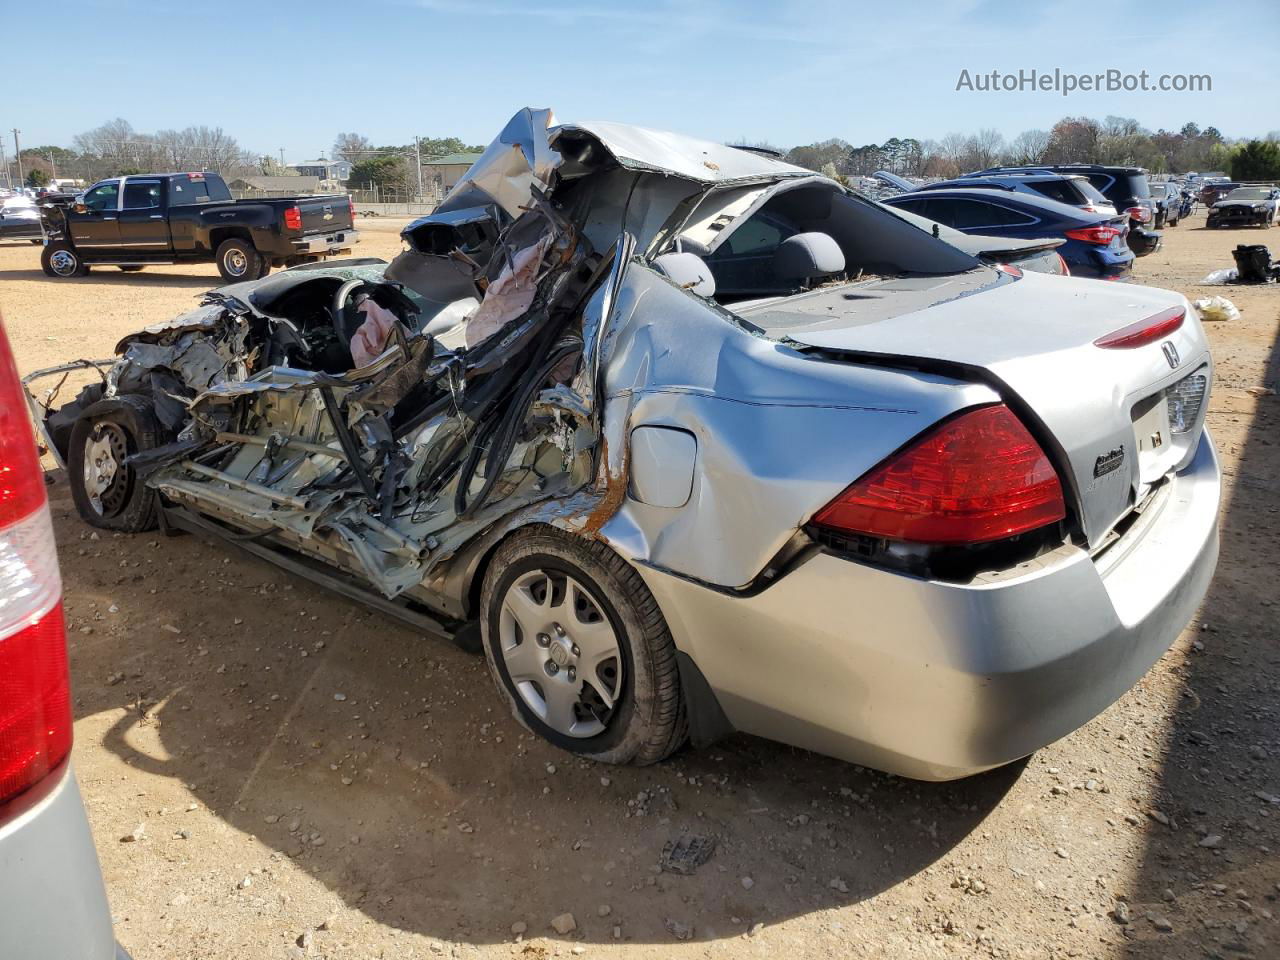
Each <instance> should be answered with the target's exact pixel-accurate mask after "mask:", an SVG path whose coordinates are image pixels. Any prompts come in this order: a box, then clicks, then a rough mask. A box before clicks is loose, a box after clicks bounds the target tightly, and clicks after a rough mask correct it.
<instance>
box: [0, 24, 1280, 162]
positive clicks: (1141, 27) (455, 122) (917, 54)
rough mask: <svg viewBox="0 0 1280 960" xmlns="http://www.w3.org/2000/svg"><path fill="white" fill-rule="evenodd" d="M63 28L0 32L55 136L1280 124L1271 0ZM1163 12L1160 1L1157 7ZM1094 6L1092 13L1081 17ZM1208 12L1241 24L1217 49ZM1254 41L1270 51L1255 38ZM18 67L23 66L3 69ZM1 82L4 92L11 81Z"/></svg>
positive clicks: (26, 122) (18, 83) (775, 138)
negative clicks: (1116, 86)
mask: <svg viewBox="0 0 1280 960" xmlns="http://www.w3.org/2000/svg"><path fill="white" fill-rule="evenodd" d="M56 6H57V10H58V14H57V18H56V19H57V21H58V23H59V24H60V26H59V27H58V28H56V29H54V30H53V31H52V32H49V31H47V30H46V31H44V32H43V39H40V40H37V39H35V37H34V35H33V36H32V37H31V38H30V39H29V42H23V43H8V44H6V54H5V67H6V73H7V74H8V75H9V77H10V78H12V79H14V81H15V82H14V83H12V84H11V85H10V95H9V96H8V97H6V98H5V106H4V107H3V108H0V126H2V127H3V128H4V129H5V131H6V134H5V136H6V141H7V147H8V148H9V149H10V150H11V149H12V135H11V134H9V133H8V132H7V131H8V128H10V127H14V126H16V127H19V128H20V129H21V131H22V140H23V143H24V144H32V145H34V144H39V143H61V144H65V143H68V142H69V141H70V139H71V137H72V136H73V135H74V134H76V133H77V132H79V131H82V130H86V129H89V128H92V127H94V126H97V125H98V124H100V123H102V122H104V121H106V120H109V119H112V118H114V117H117V116H121V117H124V118H125V119H126V120H128V121H130V122H131V123H132V124H133V125H134V127H135V128H136V129H138V130H140V131H152V130H156V129H163V128H180V127H184V126H188V125H192V124H205V125H208V126H221V127H222V128H223V129H225V130H226V131H227V132H228V133H230V134H231V135H233V136H235V137H236V138H237V139H238V140H239V141H240V143H241V144H242V145H243V146H245V147H247V148H251V149H254V150H256V151H259V152H268V151H270V152H272V153H275V154H278V152H279V149H280V148H281V147H283V148H284V150H285V157H286V159H287V160H289V161H291V162H292V161H297V160H302V159H307V158H310V157H312V156H314V155H315V154H317V153H319V152H321V151H322V150H327V149H328V147H329V145H330V144H331V143H332V141H333V136H334V134H335V133H337V132H338V131H340V130H354V131H357V132H359V133H362V134H364V135H366V136H368V137H369V138H370V139H372V140H373V141H374V142H375V143H403V142H406V141H408V140H410V139H411V138H412V136H413V135H414V134H415V133H417V134H422V135H432V136H447V135H457V136H460V137H462V138H463V139H465V140H470V141H474V142H476V143H485V142H488V141H489V140H490V139H491V138H492V137H493V135H494V134H495V133H496V132H497V131H498V129H499V128H500V127H501V126H502V124H503V122H504V121H505V120H506V119H507V117H509V116H510V115H511V114H512V113H514V112H515V111H516V109H518V108H519V107H522V106H526V105H529V106H549V107H551V108H553V109H554V110H555V112H556V114H557V116H558V117H559V118H560V119H562V120H588V119H608V120H620V121H625V122H629V123H636V124H641V125H645V126H651V127H659V128H665V129H672V130H678V131H681V132H684V133H689V134H695V135H699V136H703V137H706V138H709V139H714V140H727V141H735V140H740V139H743V138H745V139H747V140H751V141H761V140H768V141H770V142H772V143H775V144H778V145H782V146H791V145H794V144H797V143H809V142H812V141H814V140H818V139H824V138H826V137H831V136H838V137H842V138H843V139H846V140H849V141H851V142H852V143H854V144H864V143H869V142H881V141H883V140H884V139H886V138H888V137H890V136H895V135H896V136H915V137H918V138H921V139H924V138H928V137H934V138H940V137H942V136H943V135H945V134H946V133H948V132H950V131H961V132H972V131H974V130H976V129H978V128H980V127H995V128H997V129H999V130H1000V131H1001V132H1002V133H1004V134H1005V135H1006V136H1008V137H1012V136H1014V135H1016V134H1017V133H1018V132H1020V131H1021V130H1024V129H1027V128H1029V127H1040V128H1046V129H1047V128H1048V127H1050V126H1052V124H1053V123H1054V122H1055V121H1056V120H1058V119H1059V118H1061V117H1062V116H1064V115H1068V114H1085V115H1090V116H1095V117H1098V118H1101V117H1103V116H1105V115H1107V114H1119V115H1122V116H1132V117H1136V118H1137V119H1138V120H1139V121H1141V122H1142V123H1143V124H1145V125H1146V126H1148V127H1151V128H1152V129H1155V128H1157V127H1160V126H1164V127H1179V126H1181V125H1182V124H1183V123H1184V122H1186V121H1188V120H1193V121H1195V122H1197V123H1199V124H1200V125H1202V126H1204V125H1208V124H1214V125H1216V126H1218V127H1219V128H1220V129H1221V130H1222V131H1223V132H1224V133H1226V134H1227V135H1228V136H1246V135H1261V134H1265V133H1267V132H1268V131H1269V130H1274V129H1277V128H1280V110H1271V111H1267V110H1265V109H1264V108H1263V105H1264V104H1266V103H1267V102H1268V99H1269V98H1273V95H1274V92H1275V82H1276V80H1277V78H1278V77H1280V71H1277V69H1276V54H1275V52H1274V51H1275V47H1276V39H1277V37H1280V3H1276V2H1275V0H1242V2H1238V3H1235V4H1232V6H1231V9H1230V13H1229V15H1226V14H1224V11H1223V10H1218V9H1216V8H1215V7H1213V6H1212V5H1206V4H1204V3H1203V2H1202V0H1197V2H1185V0H1164V2H1162V3H1160V4H1138V3H1132V2H1130V3H1126V2H1124V0H1112V2H1110V3H1107V4H1104V5H1096V4H1095V5H1089V4H1082V3H1078V2H1076V3H1061V4H1058V3H1048V2H1026V0H1024V2H1021V3H1014V2H996V0H954V2H948V0H940V2H925V0H895V2H892V3H884V2H881V3H876V4H865V5H863V4H853V3H842V2H836V0H805V2H799V0H774V2H757V0H740V2H733V0H705V2H700V0H647V2H643V3H619V2H610V0H594V2H581V0H528V2H519V0H477V2H474V3H471V2H462V0H363V2H346V3H330V2H328V0H320V2H309V3H289V4H272V3H265V2H259V3H242V2H239V0H227V2H219V3H198V4H192V3H186V2H184V3H161V2H155V0H119V2H108V0H97V2H92V0H90V2H83V0H82V2H73V0H61V2H59V3H58V4H57V5H56ZM1157 11H1158V15H1157V14H1156V12H1157ZM1091 13H1100V14H1101V16H1100V17H1099V18H1096V19H1095V18H1093V17H1091V16H1090V14H1091ZM1210 24H1217V25H1218V26H1217V28H1216V29H1217V30H1218V31H1219V32H1221V33H1223V34H1226V35H1231V36H1235V37H1247V38H1254V41H1256V42H1255V43H1253V44H1251V45H1252V46H1253V47H1254V49H1255V50H1256V53H1254V54H1251V55H1248V56H1237V55H1234V54H1230V55H1223V54H1219V53H1218V52H1216V47H1217V46H1218V45H1217V44H1215V43H1214V42H1213V40H1212V39H1211V37H1210V33H1211V30H1212V29H1213V28H1211V27H1210ZM1268 51H1269V52H1268ZM1055 67H1058V68H1061V69H1063V70H1069V71H1074V72H1078V73H1092V72H1095V71H1104V70H1106V69H1108V68H1116V69H1119V70H1124V71H1134V72H1136V71H1138V70H1142V69H1145V70H1147V71H1149V72H1150V73H1151V74H1152V75H1153V76H1158V75H1159V74H1161V73H1183V74H1190V73H1208V74H1210V75H1212V78H1213V90H1212V92H1202V93H1172V92H1171V93H1155V92H1146V93H1143V92H1132V93H1124V92H1120V93H1113V94H1108V93H1079V92H1078V93H1075V94H1073V95H1071V96H1069V97H1063V96H1061V95H1059V94H1056V93H1047V92H1038V93H998V94H989V93H988V94H984V93H973V92H965V91H960V92H957V91H956V89H955V87H956V82H957V79H958V77H959V75H960V71H961V70H962V69H968V70H969V71H971V73H978V72H985V71H990V70H992V69H997V70H1001V71H1010V72H1012V71H1017V70H1019V69H1031V68H1038V69H1040V70H1050V71H1051V70H1053V68H1055ZM17 78H27V79H26V80H18V79H17ZM14 91H18V92H17V93H16V95H15V93H14Z"/></svg>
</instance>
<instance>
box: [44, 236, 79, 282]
mask: <svg viewBox="0 0 1280 960" xmlns="http://www.w3.org/2000/svg"><path fill="white" fill-rule="evenodd" d="M40 268H41V269H42V270H43V271H44V275H45V276H46V277H60V278H62V279H66V278H67V277H83V276H84V275H85V274H86V273H88V272H89V266H88V264H86V263H85V262H84V260H83V259H82V258H81V256H80V253H79V251H78V250H76V248H75V247H73V246H71V244H69V243H67V242H66V241H65V240H55V241H54V242H53V243H49V244H45V248H44V249H43V250H41V251H40Z"/></svg>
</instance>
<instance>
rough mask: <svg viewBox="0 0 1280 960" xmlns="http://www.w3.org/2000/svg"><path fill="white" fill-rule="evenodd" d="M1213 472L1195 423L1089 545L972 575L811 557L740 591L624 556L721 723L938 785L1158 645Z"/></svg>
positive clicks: (1101, 703)
mask: <svg viewBox="0 0 1280 960" xmlns="http://www.w3.org/2000/svg"><path fill="white" fill-rule="evenodd" d="M1220 483H1221V480H1220V474H1219V468H1218V461H1217V456H1216V454H1215V453H1214V450H1213V444H1212V441H1211V440H1210V439H1209V436H1208V434H1207V433H1206V434H1204V435H1203V437H1202V439H1201V442H1200V445H1199V447H1198V448H1197V450H1196V453H1195V456H1194V458H1193V459H1192V461H1191V463H1190V464H1189V465H1188V466H1187V467H1186V468H1185V469H1184V470H1183V471H1182V472H1181V473H1179V474H1178V475H1176V477H1174V478H1173V480H1172V481H1171V482H1170V483H1169V484H1168V485H1167V486H1166V487H1165V488H1164V490H1163V491H1162V493H1161V494H1160V495H1159V496H1158V497H1157V498H1156V500H1155V501H1154V502H1153V504H1152V506H1151V508H1150V509H1149V510H1147V511H1146V512H1145V513H1144V515H1143V517H1142V519H1141V520H1140V521H1139V522H1138V523H1136V524H1135V525H1134V527H1133V528H1131V529H1130V530H1129V531H1128V532H1127V533H1126V534H1125V536H1124V537H1122V538H1121V539H1120V540H1118V541H1117V542H1116V543H1114V544H1113V545H1112V546H1111V547H1110V548H1109V549H1108V550H1107V551H1106V552H1104V553H1103V554H1102V555H1101V556H1100V557H1098V558H1096V559H1095V558H1091V557H1090V556H1089V555H1088V554H1087V553H1085V552H1084V551H1081V550H1078V549H1074V548H1063V549H1061V550H1059V551H1056V552H1055V553H1053V554H1050V555H1048V556H1045V557H1041V558H1039V559H1038V560H1036V561H1033V562H1032V563H1029V564H1024V565H1023V566H1021V567H1019V568H1017V569H1016V570H1012V571H1007V572H1005V573H1003V574H1001V575H1000V576H999V577H998V578H997V577H992V578H988V579H987V580H986V581H985V582H975V583H971V584H954V583H941V582H936V581H928V580H921V579H917V578H913V577H909V576H905V575H901V574H897V573H892V572H889V571H885V570H879V569H875V568H871V567H867V566H863V565H860V564H856V563H852V562H850V561H847V560H844V559H841V558H839V557H836V556H832V555H828V554H819V555H817V556H815V557H813V558H812V559H810V560H809V561H808V562H806V563H804V564H803V565H802V566H801V567H800V568H798V569H796V570H794V571H792V572H791V573H789V574H787V575H786V576H785V577H783V578H781V580H779V581H778V582H777V583H776V584H774V585H773V586H771V587H769V588H768V589H767V590H765V591H763V592H761V593H759V594H757V595H755V596H751V597H742V596H731V595H728V594H725V593H721V592H717V591H713V590H709V589H707V588H705V587H703V586H700V585H698V584H695V583H691V582H689V581H687V580H683V579H680V578H677V577H672V576H669V575H666V574H663V573H660V572H658V571H655V570H653V569H650V568H646V567H639V568H638V569H639V571H640V573H641V575H642V576H643V577H644V578H645V581H646V582H647V583H648V584H649V587H650V589H651V590H652V591H653V593H654V595H655V596H656V597H657V599H658V602H659V604H660V605H661V607H662V609H663V612H664V613H665V614H666V616H667V620H668V622H669V624H670V625H671V629H672V632H673V634H674V636H675V639H676V643H677V646H679V647H680V648H681V649H682V650H683V651H684V652H686V653H687V654H688V655H689V656H690V657H692V659H693V660H694V661H695V662H696V663H697V665H698V667H699V668H700V669H701V671H702V673H703V675H704V676H705V677H706V678H707V681H708V682H709V684H710V685H711V688H712V689H713V690H714V691H715V693H716V696H717V698H718V700H719V701H720V705H721V707H722V708H723V709H724V712H725V715H726V716H727V718H728V719H729V721H730V722H731V723H732V724H733V726H734V727H735V728H736V729H739V730H742V731H745V732H747V733H753V734H758V735H760V736H764V737H768V738H770V739H773V740H780V741H783V742H785V743H790V744H794V745H796V746H800V747H804V748H806V749H811V750H815V751H818V752H820V753H825V754H829V755H832V756H836V757H841V758H843V759H846V760H850V761H853V762H856V763H861V764H864V765H866V766H870V767H876V768H879V769H882V770H887V771H889V772H892V773H897V774H900V775H903V776H908V777H914V778H917V779H922V780H949V779H954V778H957V777H963V776H968V775H970V774H974V773H978V772H980V771H982V770H986V769H990V768H992V767H996V766H1000V765H1002V764H1005V763H1009V762H1012V761H1014V760H1017V759H1019V758H1021V757H1024V756H1026V755H1028V754H1030V753H1032V752H1034V751H1035V750H1037V749H1039V748H1040V747H1042V746H1045V745H1046V744H1048V743H1051V742H1053V741H1054V740H1057V739H1059V738H1060V737H1063V736H1065V735H1066V734H1068V733H1070V732H1071V731H1072V730H1074V729H1076V728H1077V727H1079V726H1081V725H1082V724H1084V723H1086V722H1087V721H1088V720H1090V719H1091V718H1093V717H1094V716H1096V715H1097V714H1098V713H1100V712H1101V711H1102V710H1104V709H1105V708H1106V707H1107V706H1109V705H1110V704H1111V703H1113V702H1114V701H1115V700H1116V699H1117V698H1118V697H1120V696H1121V695H1122V694H1123V693H1124V692H1125V691H1126V690H1128V689H1129V688H1130V687H1131V686H1133V684H1134V683H1136V682H1137V681H1138V680H1139V679H1140V678H1141V677H1142V675H1143V674H1145V673H1146V672H1147V670H1149V669H1150V667H1151V666H1152V665H1153V664H1154V663H1155V662H1156V661H1157V660H1158V659H1159V658H1160V657H1161V655H1162V654H1163V653H1164V652H1165V650H1167V649H1168V647H1169V645H1170V644H1171V643H1172V642H1173V640H1174V639H1175V638H1176V637H1177V635H1178V633H1179V632H1180V631H1181V630H1182V629H1183V627H1185V626H1186V624H1187V622H1188V621H1189V620H1190V619H1191V617H1192V616H1193V615H1194V614H1195V611H1196V608H1197V607H1198V605H1199V604H1200V602H1201V600H1202V599H1203V598H1204V595H1205V593H1206V592H1207V590H1208V587H1209V582H1210V579H1211V578H1212V576H1213V571H1214V567H1215V566H1216V563H1217V556H1218V526H1217V523H1218V521H1217V515H1218V502H1219V497H1220Z"/></svg>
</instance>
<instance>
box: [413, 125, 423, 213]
mask: <svg viewBox="0 0 1280 960" xmlns="http://www.w3.org/2000/svg"><path fill="white" fill-rule="evenodd" d="M413 156H414V158H415V159H416V160H417V167H418V196H417V198H416V199H418V200H421V199H422V143H421V141H420V140H419V139H418V138H417V137H414V138H413Z"/></svg>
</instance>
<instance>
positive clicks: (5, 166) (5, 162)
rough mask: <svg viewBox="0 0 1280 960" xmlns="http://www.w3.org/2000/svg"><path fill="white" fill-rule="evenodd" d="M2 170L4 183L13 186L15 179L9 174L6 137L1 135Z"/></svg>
mask: <svg viewBox="0 0 1280 960" xmlns="http://www.w3.org/2000/svg"><path fill="white" fill-rule="evenodd" d="M0 170H2V171H4V173H3V176H4V185H5V186H6V187H10V188H12V187H13V179H12V178H11V177H10V176H9V158H8V157H6V156H5V155H4V137H0Z"/></svg>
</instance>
